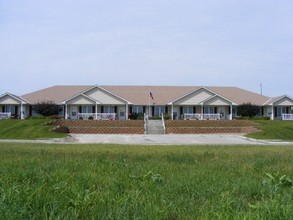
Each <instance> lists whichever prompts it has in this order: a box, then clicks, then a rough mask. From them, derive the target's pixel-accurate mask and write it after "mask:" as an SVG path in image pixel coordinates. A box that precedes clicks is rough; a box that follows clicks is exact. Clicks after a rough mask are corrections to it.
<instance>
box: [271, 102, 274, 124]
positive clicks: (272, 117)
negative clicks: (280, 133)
mask: <svg viewBox="0 0 293 220" xmlns="http://www.w3.org/2000/svg"><path fill="white" fill-rule="evenodd" d="M274 119H275V112H274V104H272V115H271V120H274Z"/></svg>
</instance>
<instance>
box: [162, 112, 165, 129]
mask: <svg viewBox="0 0 293 220" xmlns="http://www.w3.org/2000/svg"><path fill="white" fill-rule="evenodd" d="M162 126H163V129H164V134H165V133H166V125H165V119H164V114H163V113H162Z"/></svg>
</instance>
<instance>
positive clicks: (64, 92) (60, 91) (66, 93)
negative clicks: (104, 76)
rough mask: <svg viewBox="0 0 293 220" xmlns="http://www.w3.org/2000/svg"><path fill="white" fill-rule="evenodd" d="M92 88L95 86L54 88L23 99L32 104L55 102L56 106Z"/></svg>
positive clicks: (33, 93) (36, 92) (28, 95)
mask: <svg viewBox="0 0 293 220" xmlns="http://www.w3.org/2000/svg"><path fill="white" fill-rule="evenodd" d="M91 87H93V86H52V87H49V88H45V89H42V90H38V91H35V92H31V93H28V94H25V95H23V96H21V97H22V98H24V99H25V100H27V101H29V102H30V103H31V104H35V103H38V102H42V101H53V102H54V103H56V104H61V103H62V102H63V101H64V100H65V99H68V98H70V97H72V96H74V95H76V94H78V93H81V92H83V91H85V90H87V89H89V88H91Z"/></svg>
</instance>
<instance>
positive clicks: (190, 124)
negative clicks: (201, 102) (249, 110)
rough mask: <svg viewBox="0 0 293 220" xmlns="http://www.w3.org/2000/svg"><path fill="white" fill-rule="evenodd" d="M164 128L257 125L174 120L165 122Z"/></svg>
mask: <svg viewBox="0 0 293 220" xmlns="http://www.w3.org/2000/svg"><path fill="white" fill-rule="evenodd" d="M165 124H166V127H251V126H252V127H253V126H256V125H257V124H256V123H255V122H253V121H246V120H232V121H222V120H219V121H214V120H205V121H201V120H174V121H165Z"/></svg>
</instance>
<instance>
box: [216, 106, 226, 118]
mask: <svg viewBox="0 0 293 220" xmlns="http://www.w3.org/2000/svg"><path fill="white" fill-rule="evenodd" d="M225 110H226V109H225V107H224V106H220V107H218V112H217V113H219V114H220V117H221V119H226V111H225Z"/></svg>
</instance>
